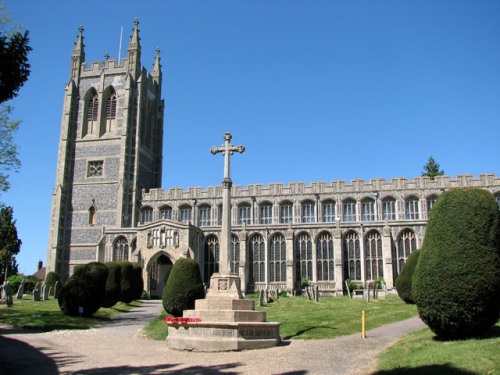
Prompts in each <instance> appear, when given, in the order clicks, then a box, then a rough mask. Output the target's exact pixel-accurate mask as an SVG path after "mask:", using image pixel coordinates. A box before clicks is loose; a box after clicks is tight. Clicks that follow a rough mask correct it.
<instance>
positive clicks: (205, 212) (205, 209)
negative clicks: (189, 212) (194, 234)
mask: <svg viewBox="0 0 500 375" xmlns="http://www.w3.org/2000/svg"><path fill="white" fill-rule="evenodd" d="M210 212H211V209H210V206H206V205H203V206H200V207H199V208H198V213H199V220H200V227H208V226H210V225H211V221H210Z"/></svg>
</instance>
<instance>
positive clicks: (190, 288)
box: [162, 258, 205, 317]
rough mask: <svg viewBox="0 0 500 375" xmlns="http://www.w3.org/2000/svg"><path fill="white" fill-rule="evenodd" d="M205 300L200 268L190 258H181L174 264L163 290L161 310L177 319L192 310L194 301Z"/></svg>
mask: <svg viewBox="0 0 500 375" xmlns="http://www.w3.org/2000/svg"><path fill="white" fill-rule="evenodd" d="M203 298H205V288H204V287H203V281H202V280H201V273H200V267H199V266H198V263H197V262H196V261H195V260H194V259H191V258H181V259H179V260H177V261H176V262H175V263H174V266H173V267H172V271H171V272H170V276H169V277H168V280H167V284H166V285H165V288H164V289H163V294H162V300H163V308H164V309H165V311H166V312H168V313H169V314H172V315H173V316H176V317H179V316H182V312H183V311H184V310H190V309H194V301H196V300H197V299H203Z"/></svg>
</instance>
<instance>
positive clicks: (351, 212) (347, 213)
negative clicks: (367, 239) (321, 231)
mask: <svg viewBox="0 0 500 375" xmlns="http://www.w3.org/2000/svg"><path fill="white" fill-rule="evenodd" d="M342 207H343V210H344V216H343V218H342V220H343V221H345V222H349V221H356V201H355V200H354V199H346V200H345V201H344V202H343V203H342Z"/></svg>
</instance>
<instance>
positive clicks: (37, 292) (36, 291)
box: [33, 283, 40, 301]
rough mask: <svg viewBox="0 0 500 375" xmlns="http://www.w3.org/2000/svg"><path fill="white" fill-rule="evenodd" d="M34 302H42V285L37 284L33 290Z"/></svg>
mask: <svg viewBox="0 0 500 375" xmlns="http://www.w3.org/2000/svg"><path fill="white" fill-rule="evenodd" d="M33 301H40V283H37V284H36V285H35V289H33Z"/></svg>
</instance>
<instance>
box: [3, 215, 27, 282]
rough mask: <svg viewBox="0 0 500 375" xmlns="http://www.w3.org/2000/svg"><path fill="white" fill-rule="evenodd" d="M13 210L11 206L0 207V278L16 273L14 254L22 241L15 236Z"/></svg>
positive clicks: (17, 251)
mask: <svg viewBox="0 0 500 375" xmlns="http://www.w3.org/2000/svg"><path fill="white" fill-rule="evenodd" d="M13 212H14V210H13V209H12V207H3V208H1V209H0V280H7V276H9V275H15V274H17V262H16V255H17V254H19V251H21V244H22V241H21V240H20V239H19V238H18V237H17V229H16V221H15V220H14V218H13Z"/></svg>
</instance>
